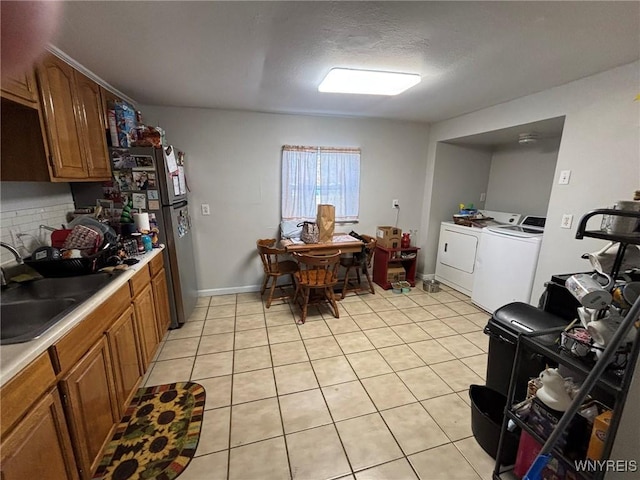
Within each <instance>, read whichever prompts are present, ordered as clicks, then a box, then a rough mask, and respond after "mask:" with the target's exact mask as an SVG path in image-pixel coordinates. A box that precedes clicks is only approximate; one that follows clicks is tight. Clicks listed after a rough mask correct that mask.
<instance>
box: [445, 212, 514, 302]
mask: <svg viewBox="0 0 640 480" xmlns="http://www.w3.org/2000/svg"><path fill="white" fill-rule="evenodd" d="M483 213H484V215H485V216H487V217H491V218H493V219H494V221H495V223H496V224H501V225H505V226H506V225H513V224H517V223H518V221H519V220H520V215H519V214H517V213H506V212H491V211H483ZM481 235H482V228H476V227H467V226H464V225H457V224H455V223H453V222H442V223H441V225H440V239H439V241H438V256H437V259H436V275H435V278H436V280H438V281H439V282H442V283H444V284H445V285H448V286H450V287H451V288H454V289H455V290H457V291H459V292H462V293H464V294H465V295H469V296H471V291H472V288H473V277H474V272H475V264H476V254H477V250H478V245H479V244H480V236H481Z"/></svg>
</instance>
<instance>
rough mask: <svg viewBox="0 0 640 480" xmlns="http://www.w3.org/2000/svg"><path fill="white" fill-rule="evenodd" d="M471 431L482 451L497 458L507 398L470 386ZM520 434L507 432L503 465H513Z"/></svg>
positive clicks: (481, 386)
mask: <svg viewBox="0 0 640 480" xmlns="http://www.w3.org/2000/svg"><path fill="white" fill-rule="evenodd" d="M469 398H470V399H471V431H472V432H473V436H474V437H475V438H476V440H477V442H478V444H479V445H480V446H481V447H482V449H483V450H484V451H485V452H487V453H488V454H489V455H491V456H492V457H493V458H496V455H497V452H498V442H499V441H500V429H501V427H502V419H503V416H504V407H505V406H506V404H507V397H505V396H504V395H502V394H501V393H499V392H496V391H495V390H492V389H491V388H489V387H486V386H484V385H470V386H469ZM519 439H520V435H519V433H515V432H509V431H507V432H506V434H505V438H504V445H503V446H502V458H501V460H502V462H501V463H502V464H503V465H512V464H513V463H514V462H515V461H516V453H517V452H518V441H519Z"/></svg>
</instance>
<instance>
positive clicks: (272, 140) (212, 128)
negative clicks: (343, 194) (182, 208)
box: [142, 106, 429, 293]
mask: <svg viewBox="0 0 640 480" xmlns="http://www.w3.org/2000/svg"><path fill="white" fill-rule="evenodd" d="M142 112H143V114H144V119H145V122H146V123H149V124H154V125H160V126H162V127H163V128H164V129H165V130H166V132H167V140H168V141H169V142H170V143H173V144H175V145H176V146H177V147H179V148H181V149H184V150H185V152H186V153H187V156H186V161H187V162H188V163H187V174H188V183H189V187H190V188H191V194H190V200H191V203H192V205H193V208H192V209H191V212H192V213H191V214H192V216H193V229H194V232H195V237H194V242H195V250H196V261H197V269H198V288H199V290H200V291H201V293H226V292H231V291H244V290H251V289H253V290H255V289H257V286H258V285H259V284H260V282H261V278H262V269H261V268H262V267H261V265H260V263H259V259H258V256H257V252H256V247H255V242H256V240H257V239H259V238H273V237H276V236H277V235H278V228H279V222H280V175H281V172H280V163H281V148H282V145H285V144H293V145H322V146H354V147H360V148H361V149H362V159H361V182H360V223H359V224H358V225H347V226H344V227H343V228H342V229H341V230H343V231H347V232H348V231H350V230H355V231H357V232H358V233H368V234H371V235H374V234H375V228H376V226H377V225H394V224H395V222H396V210H394V209H392V208H391V200H392V199H394V198H397V199H399V200H400V207H401V208H400V214H399V221H398V226H399V227H400V228H403V229H406V230H408V229H416V230H418V228H419V226H420V214H421V210H422V198H423V194H424V176H425V152H426V146H427V138H428V134H429V129H428V126H427V125H426V124H419V123H406V122H392V121H386V120H364V119H349V118H335V117H311V116H300V115H277V114H265V113H255V112H237V111H224V110H214V109H200V108H168V107H156V106H145V107H142ZM202 203H208V204H210V205H211V216H208V217H206V216H202V215H201V213H200V204H202Z"/></svg>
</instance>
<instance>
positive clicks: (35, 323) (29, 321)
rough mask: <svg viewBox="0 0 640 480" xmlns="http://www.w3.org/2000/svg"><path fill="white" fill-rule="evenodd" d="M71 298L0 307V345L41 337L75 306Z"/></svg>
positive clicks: (3, 304)
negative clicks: (0, 320) (0, 323)
mask: <svg viewBox="0 0 640 480" xmlns="http://www.w3.org/2000/svg"><path fill="white" fill-rule="evenodd" d="M77 303H78V302H77V300H75V299H73V298H49V299H44V300H43V299H41V300H36V301H30V300H23V301H17V302H11V303H4V302H2V305H0V315H2V316H1V317H0V318H2V325H1V327H2V328H0V344H3V345H4V344H10V343H22V342H28V341H29V340H33V339H35V338H38V337H39V336H40V335H42V334H43V333H44V332H45V331H46V330H48V329H49V328H50V327H52V326H53V325H54V324H55V323H56V322H58V320H60V319H61V318H62V317H63V316H64V315H66V311H67V310H70V309H72V308H74V307H75V306H77Z"/></svg>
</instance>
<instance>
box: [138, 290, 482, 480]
mask: <svg viewBox="0 0 640 480" xmlns="http://www.w3.org/2000/svg"><path fill="white" fill-rule="evenodd" d="M339 308H340V318H334V317H333V316H332V315H331V313H330V311H329V309H328V308H324V307H320V308H319V309H312V311H311V312H310V313H309V316H308V318H307V322H306V323H305V324H304V325H296V323H295V319H296V318H299V311H298V309H297V307H293V306H290V305H289V304H287V303H284V302H282V303H279V304H274V305H272V306H271V308H269V309H266V308H264V303H263V300H262V299H261V297H260V295H259V293H246V294H237V295H222V296H214V297H202V298H200V299H199V301H198V306H197V308H196V310H195V312H194V313H193V315H192V316H191V318H190V319H189V321H188V322H187V323H186V324H185V325H184V326H183V328H181V329H178V330H172V331H170V332H169V333H168V334H167V336H166V338H165V339H164V341H163V343H162V345H161V348H160V349H159V352H158V354H157V355H156V358H155V361H154V363H153V364H152V368H151V369H150V370H149V372H148V373H147V376H146V377H145V379H144V380H143V382H144V385H146V386H150V385H156V384H161V383H170V382H176V381H186V380H189V379H190V380H192V381H195V382H198V383H200V384H201V385H203V386H204V387H205V389H206V407H205V415H204V421H203V427H202V434H201V438H200V443H199V445H198V448H197V451H196V456H195V458H194V459H193V460H192V461H191V463H190V464H189V466H188V467H187V469H186V470H185V471H184V473H182V474H181V476H180V480H214V479H229V480H251V479H259V480H268V479H275V480H280V479H301V480H313V479H318V480H321V479H338V478H345V479H357V480H369V479H370V480H374V479H389V480H401V479H422V480H436V479H442V480H466V479H473V480H479V479H483V480H484V479H490V478H491V472H492V470H493V459H492V458H491V457H489V456H488V455H487V454H486V453H485V452H484V451H483V450H482V449H481V448H480V447H479V446H478V444H477V443H476V441H475V439H474V437H473V435H472V433H471V409H470V406H469V398H468V393H467V390H468V388H469V385H470V384H473V383H479V384H484V376H485V370H486V362H487V348H488V338H487V337H486V335H484V334H483V333H482V328H483V327H484V326H485V325H486V323H487V321H488V319H489V315H488V314H487V313H486V312H483V311H481V310H479V309H477V308H476V307H475V306H473V305H472V304H471V303H470V299H469V297H467V296H465V295H463V294H461V293H459V292H456V291H455V290H451V289H449V288H448V287H443V290H442V291H441V292H438V293H433V294H428V293H425V292H424V291H422V289H420V288H418V287H416V288H413V289H412V290H411V292H410V293H408V294H394V293H392V292H391V291H384V290H382V289H380V288H376V294H375V295H374V294H370V293H364V294H358V295H353V294H352V295H349V296H347V297H346V298H345V299H344V300H342V301H341V302H339Z"/></svg>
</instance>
